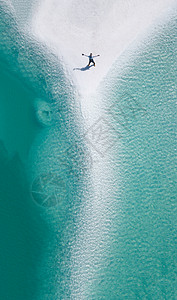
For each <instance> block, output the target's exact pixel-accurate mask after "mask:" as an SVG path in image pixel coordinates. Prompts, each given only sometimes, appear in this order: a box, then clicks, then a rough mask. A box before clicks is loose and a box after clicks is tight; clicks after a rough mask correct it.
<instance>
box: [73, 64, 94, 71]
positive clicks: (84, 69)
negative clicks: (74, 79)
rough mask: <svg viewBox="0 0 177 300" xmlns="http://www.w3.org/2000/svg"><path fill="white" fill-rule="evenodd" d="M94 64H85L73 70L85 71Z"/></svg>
mask: <svg viewBox="0 0 177 300" xmlns="http://www.w3.org/2000/svg"><path fill="white" fill-rule="evenodd" d="M93 66H94V65H91V66H88V65H87V66H86V67H83V68H74V69H73V71H75V70H78V71H87V70H89V69H90V68H91V67H93Z"/></svg>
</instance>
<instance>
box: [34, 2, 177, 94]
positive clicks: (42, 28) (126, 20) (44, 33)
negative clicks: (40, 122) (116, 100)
mask: <svg viewBox="0 0 177 300" xmlns="http://www.w3.org/2000/svg"><path fill="white" fill-rule="evenodd" d="M173 3H174V1H173V0H144V1H143V0H129V1H128V0H94V1H93V0H82V1H81V0H65V1H64V0H63V1H62V0H44V1H41V2H40V3H39V5H38V7H37V11H36V12H35V15H34V16H33V19H32V27H33V33H35V35H36V36H37V38H38V39H39V40H42V41H43V42H45V43H46V44H47V45H48V46H49V47H51V48H52V51H53V52H54V53H55V54H57V55H58V56H59V58H60V59H63V60H64V63H65V64H66V65H67V68H68V70H69V71H70V72H71V73H72V74H73V80H76V81H77V86H78V89H79V91H80V92H81V93H90V92H93V91H94V90H95V89H96V87H97V86H98V84H99V82H100V81H101V79H102V78H103V76H105V75H106V73H107V72H108V70H109V68H110V67H111V66H112V64H113V62H114V61H115V60H116V58H117V57H118V56H119V55H120V54H121V53H122V51H124V50H125V49H126V47H128V45H129V44H130V43H131V42H132V41H133V40H134V39H136V38H137V36H138V35H139V34H141V33H142V32H143V31H145V30H146V29H147V28H148V27H149V26H150V25H151V24H152V23H153V22H154V21H155V20H156V19H157V18H158V17H159V16H161V15H162V14H163V13H164V12H165V10H166V9H168V8H169V7H170V5H172V4H173ZM90 52H92V53H93V54H94V55H96V54H100V55H101V56H100V57H98V58H96V59H95V61H96V67H95V68H94V67H91V68H90V69H89V70H86V71H81V70H74V71H73V68H83V67H85V66H86V65H87V63H88V59H87V58H86V57H83V56H81V54H82V53H85V54H89V53H90Z"/></svg>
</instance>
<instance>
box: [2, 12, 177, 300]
mask: <svg viewBox="0 0 177 300" xmlns="http://www.w3.org/2000/svg"><path fill="white" fill-rule="evenodd" d="M2 11H3V9H2ZM4 11H5V10H4ZM1 16H2V20H4V21H2V20H1V21H2V22H3V23H2V24H3V26H4V27H3V28H6V27H8V26H9V28H8V29H7V28H6V34H5V37H7V38H4V37H3V36H1V37H2V38H1V41H3V43H1V48H0V50H1V74H0V76H1V77H0V78H1V80H0V94H1V98H0V99H1V100H0V120H1V121H0V125H1V126H0V139H1V141H2V142H1V144H0V145H1V146H0V160H1V170H0V176H1V180H0V183H1V186H0V187H1V189H0V199H1V202H0V205H1V219H0V220H1V221H0V222H1V224H0V225H1V226H0V227H1V251H0V253H1V255H0V266H1V269H0V273H1V274H0V276H1V287H0V295H1V298H2V299H52V300H53V299H176V297H177V294H176V267H177V264H176V230H175V228H176V215H175V210H176V202H175V201H176V139H175V135H176V97H177V94H176V86H177V82H176V78H177V76H176V75H177V74H176V70H177V68H176V49H177V48H176V35H177V25H176V24H177V23H176V17H175V13H174V15H173V17H172V18H171V19H169V20H167V21H166V23H163V26H162V25H160V27H158V26H157V27H156V28H155V29H154V31H152V32H151V33H150V34H149V36H148V37H146V38H145V39H144V40H143V41H142V43H141V42H140V43H139V45H138V46H137V45H136V44H135V43H134V44H133V45H132V47H131V48H130V50H129V51H126V52H124V53H123V55H122V56H121V57H120V58H119V60H117V62H116V63H115V64H114V66H113V67H112V69H111V70H110V72H109V73H108V75H107V77H106V78H105V80H104V81H103V82H102V84H101V86H100V88H99V90H98V91H97V92H96V93H95V94H94V95H90V96H88V97H87V99H86V100H87V101H89V100H90V101H92V103H94V102H95V107H96V105H97V103H100V102H99V101H100V98H101V99H102V107H100V108H99V114H98V111H97V113H96V114H95V115H94V108H95V107H92V110H91V112H90V114H91V115H89V112H88V111H86V110H84V109H85V108H86V107H87V104H84V103H83V99H80V96H79V95H78V94H77V92H76V90H75V89H74V87H73V86H72V85H71V83H70V81H69V80H68V79H67V78H66V73H65V70H64V69H63V68H62V66H61V65H60V63H59V62H58V60H57V58H56V57H55V56H54V55H51V53H50V52H47V51H46V52H45V51H44V48H43V46H41V45H38V44H36V42H34V41H33V40H32V39H31V40H29V41H28V40H27V39H25V38H24V36H23V35H22V36H21V35H20V34H21V33H19V32H20V31H19V30H17V29H16V28H15V25H14V24H15V23H14V24H13V22H12V18H11V15H10V14H9V15H8V14H5V13H4V14H1ZM10 20H11V21H10ZM11 22H12V24H10V23H11ZM9 31H10V32H16V37H18V38H16V39H15V38H14V39H13V37H15V36H14V35H12V36H10V34H9V33H8V32H9ZM20 38H21V39H22V43H21V42H20V41H21V40H20ZM16 40H17V41H16ZM2 45H3V46H2ZM135 53H136V56H135ZM127 58H128V59H127ZM89 97H90V98H89ZM95 110H96V109H95ZM92 112H93V115H92Z"/></svg>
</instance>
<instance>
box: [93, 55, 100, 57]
mask: <svg viewBox="0 0 177 300" xmlns="http://www.w3.org/2000/svg"><path fill="white" fill-rule="evenodd" d="M97 56H100V54H98V55H94V56H92V57H97Z"/></svg>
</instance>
